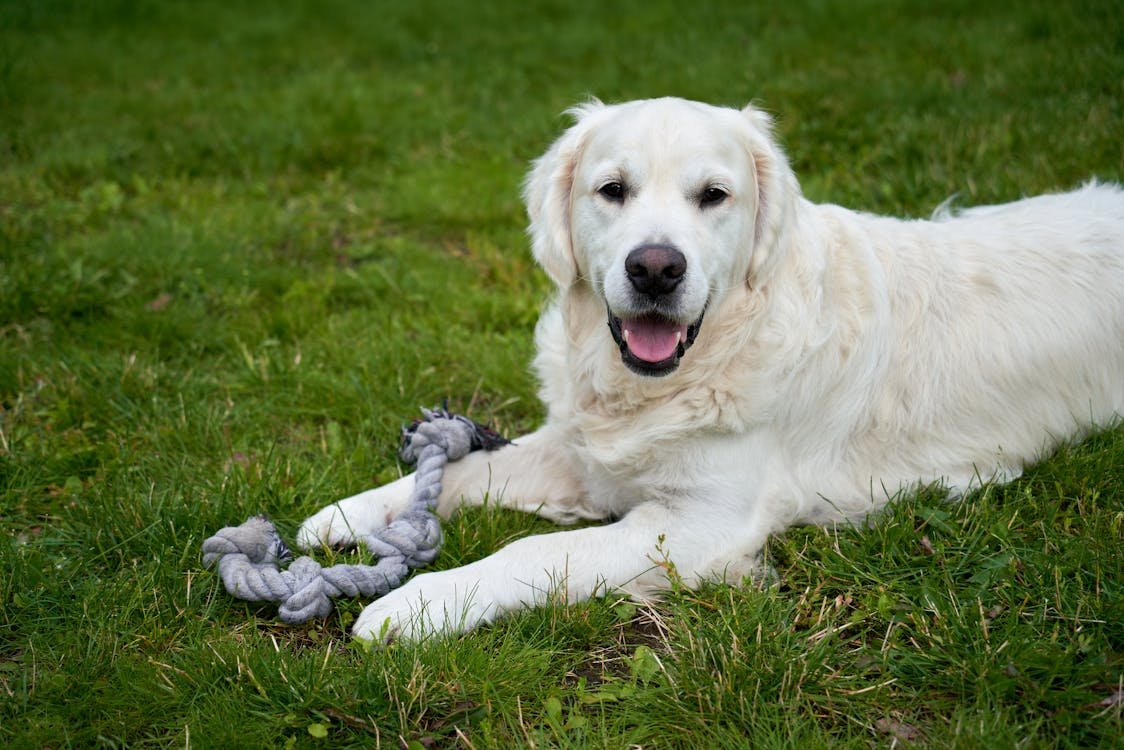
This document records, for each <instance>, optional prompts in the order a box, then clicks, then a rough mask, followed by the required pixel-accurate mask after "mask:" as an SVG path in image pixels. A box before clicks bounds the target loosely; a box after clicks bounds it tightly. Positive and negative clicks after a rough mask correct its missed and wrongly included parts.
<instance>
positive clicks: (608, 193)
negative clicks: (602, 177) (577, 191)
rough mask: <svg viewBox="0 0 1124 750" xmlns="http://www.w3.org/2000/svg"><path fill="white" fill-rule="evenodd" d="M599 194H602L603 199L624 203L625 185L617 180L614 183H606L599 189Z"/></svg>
mask: <svg viewBox="0 0 1124 750" xmlns="http://www.w3.org/2000/svg"><path fill="white" fill-rule="evenodd" d="M597 192H598V193H600V194H601V196H602V197H603V198H606V199H608V200H611V201H614V202H619V201H623V200H624V192H625V190H624V183H622V182H617V181H616V180H614V181H613V182H606V183H605V184H604V185H602V186H601V187H599V188H597Z"/></svg>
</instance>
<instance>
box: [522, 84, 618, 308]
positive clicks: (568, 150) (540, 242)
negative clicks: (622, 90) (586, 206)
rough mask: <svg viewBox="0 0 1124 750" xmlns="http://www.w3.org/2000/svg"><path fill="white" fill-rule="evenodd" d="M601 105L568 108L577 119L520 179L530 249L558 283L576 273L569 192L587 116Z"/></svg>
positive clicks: (572, 278) (565, 282)
mask: <svg viewBox="0 0 1124 750" xmlns="http://www.w3.org/2000/svg"><path fill="white" fill-rule="evenodd" d="M604 107H605V105H604V104H602V103H601V102H600V101H598V100H596V99H593V100H591V101H590V102H588V103H586V104H581V105H578V106H576V107H573V108H571V109H569V110H567V112H566V113H567V114H568V115H571V116H573V117H574V118H575V120H576V122H575V123H574V125H573V126H571V127H570V129H569V130H567V131H566V132H565V133H563V134H562V137H561V138H559V139H558V140H557V141H555V142H554V145H552V146H551V147H550V149H548V150H547V152H546V153H545V154H543V155H542V156H541V157H539V158H538V159H536V160H535V162H534V164H533V165H532V167H531V172H530V174H528V175H527V179H526V180H525V181H524V183H523V200H524V201H525V202H526V204H527V215H528V217H530V220H531V225H530V228H529V232H530V235H531V250H532V252H533V254H534V256H535V260H537V261H538V262H539V265H541V266H542V267H543V270H545V271H546V273H547V275H549V276H550V278H551V279H552V280H553V281H554V283H555V284H557V285H558V286H560V287H567V286H570V285H571V284H573V283H574V282H575V281H576V280H577V276H578V264H577V259H576V258H575V257H574V246H573V238H572V237H571V234H570V194H571V191H572V188H573V184H574V172H575V170H576V169H577V165H578V160H579V159H580V158H581V150H582V146H583V145H584V142H585V134H586V132H587V131H588V130H589V125H588V123H589V121H588V119H587V118H588V117H589V115H590V114H591V113H593V112H596V111H598V110H601V109H604Z"/></svg>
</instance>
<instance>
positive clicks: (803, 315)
mask: <svg viewBox="0 0 1124 750" xmlns="http://www.w3.org/2000/svg"><path fill="white" fill-rule="evenodd" d="M573 115H574V116H575V118H576V123H575V124H574V126H573V127H571V128H570V129H569V130H568V131H567V132H566V133H565V134H564V135H563V136H562V137H561V138H560V139H559V140H558V141H557V142H556V143H555V144H554V145H553V146H552V147H551V148H550V150H549V151H547V153H546V154H545V155H544V156H543V157H542V158H541V159H539V160H538V161H536V162H535V164H534V167H533V169H532V171H531V174H530V176H529V177H528V179H527V182H526V186H525V191H524V192H525V198H526V201H527V208H528V212H529V214H530V222H531V224H530V232H531V235H532V239H533V247H534V255H535V258H536V259H537V260H538V262H539V263H540V264H541V265H542V267H543V268H544V269H545V270H546V272H547V274H549V275H550V277H551V278H552V279H553V280H554V282H555V283H556V284H557V294H556V296H555V298H554V300H553V302H552V303H551V304H550V305H549V306H548V307H547V309H546V311H545V312H544V313H543V316H542V318H541V320H540V321H539V324H538V327H537V328H536V331H535V341H536V344H537V346H538V355H537V357H536V359H535V369H536V371H537V373H538V376H539V378H540V380H541V383H542V389H541V396H542V398H543V400H544V401H545V403H546V406H547V409H548V416H547V420H546V424H545V425H544V426H543V427H542V428H541V429H539V430H538V431H536V432H534V433H532V434H530V435H527V436H524V437H522V438H519V439H516V440H515V443H514V445H510V446H507V447H504V448H502V449H500V450H499V451H497V452H494V453H483V452H480V453H473V454H471V455H469V456H468V457H467V458H465V459H464V460H462V461H460V462H458V463H454V464H450V465H449V466H448V468H447V473H446V479H445V482H444V491H443V493H442V495H441V498H440V507H439V511H440V512H441V513H442V514H443V515H446V516H447V515H448V514H450V513H451V512H452V511H453V510H455V509H456V507H457V506H458V505H459V504H461V503H478V502H480V501H481V500H482V498H484V497H485V495H486V494H489V493H490V496H491V497H492V498H493V499H497V498H498V501H499V502H501V503H502V504H503V505H505V506H508V507H513V508H518V509H521V510H526V511H531V512H535V513H539V514H540V515H542V516H545V517H547V518H549V519H552V520H554V521H557V522H561V523H566V522H573V521H576V520H578V519H604V520H608V521H610V522H609V523H607V524H605V525H599V526H590V527H586V528H581V529H577V530H570V531H560V532H557V533H553V534H547V535H542V536H533V537H529V538H525V539H520V540H518V541H516V542H513V543H512V544H509V545H508V546H506V547H505V548H503V549H501V550H500V551H498V552H496V553H495V554H493V555H490V556H489V557H486V558H484V559H482V560H479V561H477V562H474V563H472V564H470V565H466V566H464V567H460V568H455V569H452V570H444V571H439V572H433V573H424V574H421V575H417V576H415V577H414V578H412V579H411V580H410V581H409V582H407V583H406V584H405V585H404V586H402V587H401V588H399V589H398V590H396V591H394V592H392V593H390V594H389V595H387V596H385V597H383V598H381V599H379V600H378V601H376V602H374V603H373V604H371V605H369V606H368V607H367V608H366V609H365V610H364V611H363V613H362V615H361V616H360V617H359V619H358V621H357V622H356V624H355V628H354V632H355V634H356V635H357V636H358V637H360V638H365V639H372V638H379V637H382V636H385V635H386V634H388V633H389V634H392V635H394V634H396V635H397V636H398V637H401V638H407V639H418V638H421V637H423V636H425V635H427V634H430V633H434V632H458V631H464V630H468V629H470V628H473V627H475V626H477V625H479V624H481V623H485V622H489V621H491V620H493V619H495V618H497V617H499V616H501V615H503V614H504V613H508V612H512V611H514V610H518V609H521V608H525V607H531V606H535V605H536V604H541V603H543V602H546V601H548V600H551V601H557V600H559V599H561V600H568V601H576V600H580V599H584V598H587V597H590V596H595V595H599V594H602V593H605V592H606V591H625V592H629V593H631V594H633V595H636V596H640V597H644V596H650V595H652V594H654V593H656V592H658V591H660V590H661V589H664V588H666V587H667V577H666V572H667V564H668V563H672V564H674V566H675V569H676V570H677V572H678V574H679V575H681V576H682V577H683V579H684V580H685V581H686V582H687V583H688V584H693V583H697V582H699V581H702V580H705V579H713V578H725V579H727V580H738V579H740V578H741V577H743V576H745V575H747V574H751V573H753V572H754V567H755V565H757V564H758V563H757V562H756V561H757V559H758V555H759V552H760V551H761V549H762V546H763V543H764V542H765V539H766V537H767V536H768V535H769V534H772V533H775V532H779V531H781V530H783V529H784V528H786V527H787V526H789V525H792V524H798V523H830V522H833V521H837V520H842V519H852V520H853V519H861V518H862V517H864V516H865V515H866V514H868V513H870V512H871V511H873V510H876V509H878V508H880V507H881V506H883V505H884V504H885V503H886V502H887V500H888V499H889V498H891V497H892V496H893V495H894V494H895V493H897V492H898V491H899V490H901V489H908V488H911V487H915V486H917V485H918V484H919V483H929V482H935V481H939V482H943V483H944V484H945V485H946V486H947V487H948V489H949V491H950V493H951V494H952V495H954V496H955V495H961V494H963V493H964V492H966V491H967V490H969V489H970V488H972V487H973V486H975V485H977V484H978V483H980V482H981V481H990V480H996V481H1004V480H1008V479H1011V478H1013V477H1015V476H1017V475H1018V474H1019V473H1020V471H1021V470H1022V468H1023V466H1025V465H1026V464H1027V463H1029V462H1033V461H1035V460H1036V459H1038V458H1039V457H1041V456H1043V454H1044V453H1047V452H1048V451H1050V450H1051V449H1052V448H1053V447H1054V446H1055V445H1056V444H1057V443H1058V442H1059V441H1061V440H1065V439H1068V438H1072V437H1074V436H1080V435H1082V434H1083V433H1085V432H1086V431H1087V430H1088V429H1090V428H1091V427H1093V426H1096V425H1105V424H1111V423H1113V422H1114V420H1116V419H1118V418H1119V416H1120V415H1121V414H1122V413H1124V191H1121V189H1120V188H1119V187H1117V186H1112V185H1098V184H1096V183H1090V184H1089V185H1087V186H1085V187H1083V188H1081V189H1079V190H1077V191H1075V192H1071V193H1066V194H1061V195H1048V196H1043V197H1038V198H1030V199H1027V200H1022V201H1019V202H1017V203H1011V204H1008V205H1002V206H992V207H986V208H976V209H971V210H967V211H964V212H962V213H961V214H960V215H958V216H955V217H953V216H941V217H939V218H937V219H936V220H933V221H902V220H898V219H891V218H880V217H876V216H871V215H867V214H862V213H856V212H854V211H849V210H847V209H844V208H840V207H838V206H831V205H815V204H812V203H810V202H808V201H807V200H805V199H804V198H803V197H802V196H801V192H800V187H799V185H798V184H797V182H796V178H795V177H794V176H793V173H792V171H791V169H790V168H789V165H788V163H787V161H786V159H785V156H784V154H783V153H782V152H781V149H780V148H779V147H778V145H777V143H776V141H775V140H774V139H773V137H772V135H771V130H770V120H769V118H768V117H767V116H766V115H765V114H763V113H762V112H760V111H758V110H757V109H754V108H753V107H746V108H745V109H744V110H741V111H739V110H736V109H725V108H719V107H712V106H708V105H704V104H698V103H695V102H688V101H683V100H678V99H658V100H651V101H638V102H631V103H626V104H620V105H614V106H606V105H603V104H601V103H600V102H593V103H590V104H586V105H583V106H579V107H577V108H575V109H574V110H573ZM412 483H413V478H412V475H411V476H407V477H404V478H402V479H400V480H398V481H396V482H393V483H391V484H388V485H386V486H383V487H379V488H376V489H373V490H370V491H367V492H363V493H361V494H359V495H356V496H354V497H350V498H347V499H345V500H341V501H339V502H338V503H333V504H332V505H329V506H328V507H326V508H324V509H323V510H321V511H320V512H319V513H317V514H315V515H314V516H312V517H311V518H309V519H308V520H306V521H305V522H304V524H303V525H302V527H301V529H300V532H299V536H298V541H299V543H300V544H301V545H302V546H304V547H306V548H307V547H313V546H316V545H319V544H332V545H340V544H349V543H352V542H353V541H354V538H355V536H356V535H358V534H365V533H369V532H371V531H373V530H375V529H377V528H379V527H381V526H383V525H384V524H386V522H387V520H388V519H390V518H392V517H393V516H394V515H395V513H396V512H398V511H399V510H400V509H401V508H402V507H403V506H404V504H405V503H406V501H407V499H408V497H409V494H410V489H411V487H412Z"/></svg>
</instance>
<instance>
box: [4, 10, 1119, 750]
mask: <svg viewBox="0 0 1124 750" xmlns="http://www.w3.org/2000/svg"><path fill="white" fill-rule="evenodd" d="M772 5H774V4H769V3H744V2H737V3H734V2H731V3H724V4H696V5H692V6H684V5H683V4H681V3H672V2H662V1H654V0H647V1H646V2H614V3H596V4H590V7H589V8H588V9H586V10H584V11H581V12H579V11H578V10H577V9H575V8H574V7H573V5H572V3H563V2H525V3H519V4H506V3H498V2H497V3H491V2H484V3H459V2H457V3H454V2H448V3H442V2H437V1H431V0H421V1H415V2H408V3H407V2H402V3H361V2H354V3H348V2H342V1H341V2H315V3H313V2H308V3H291V2H283V3H276V2H243V3H230V2H226V3H218V2H210V3H202V2H200V3H164V2H140V1H138V2H127V1H126V0H116V1H109V0H107V1H106V2H98V3H94V2H67V1H63V0H54V1H52V2H47V1H46V0H41V1H40V2H22V3H21V2H14V1H12V0H4V1H3V2H0V520H2V523H3V529H4V532H5V533H4V537H5V538H4V540H3V541H2V542H0V571H2V573H0V744H2V745H4V746H5V747H15V748H23V747H29V748H30V747H37V748H38V747H66V746H79V747H98V746H108V747H124V746H129V747H146V746H148V747H168V746H181V745H182V746H194V747H280V746H286V747H288V746H295V747H306V746H307V747H314V746H320V745H324V746H327V745H328V743H329V742H330V743H332V744H333V745H334V746H362V747H371V746H382V747H398V746H401V745H403V744H405V745H407V746H409V747H446V746H464V747H474V748H485V747H513V746H515V747H523V746H526V747H532V746H533V747H552V746H564V747H565V746H571V747H587V746H588V747H607V748H619V747H625V746H628V745H633V744H634V745H641V746H644V747H683V748H700V747H754V748H770V747H800V748H805V747H813V748H814V747H837V746H838V747H870V746H876V747H887V746H901V745H911V746H919V747H931V748H945V747H967V748H975V747H980V748H984V747H986V748H994V747H1019V748H1026V747H1030V748H1038V747H1075V748H1076V747H1105V748H1108V747H1120V746H1121V745H1122V743H1124V720H1122V710H1124V709H1122V706H1124V699H1122V698H1121V696H1122V693H1121V690H1122V688H1124V590H1122V587H1124V554H1122V553H1121V541H1122V540H1124V489H1122V487H1124V430H1120V429H1117V430H1115V431H1109V432H1105V433H1102V434H1100V435H1097V436H1095V437H1093V438H1092V439H1090V440H1088V441H1086V442H1085V443H1083V444H1080V445H1075V446H1072V447H1068V448H1066V449H1065V450H1063V451H1062V452H1060V453H1059V454H1058V455H1056V456H1055V457H1053V458H1051V459H1049V460H1047V461H1045V462H1043V463H1042V464H1041V465H1040V466H1038V467H1036V468H1035V469H1034V470H1033V471H1031V472H1029V473H1028V475H1027V476H1026V477H1025V478H1023V479H1022V480H1020V481H1018V482H1015V483H1013V484H1011V485H1009V486H1006V487H1001V488H994V487H989V488H985V489H984V490H983V491H981V492H979V493H976V494H975V495H973V496H972V497H971V499H970V502H968V503H965V504H962V505H955V506H949V505H945V504H942V503H941V502H940V501H939V500H938V499H937V498H936V497H935V496H933V495H930V494H928V493H922V494H921V495H919V496H916V497H908V498H903V499H902V501H901V502H900V503H898V504H896V505H895V506H894V507H893V508H892V509H891V510H889V511H888V512H887V513H886V514H885V515H883V516H882V517H880V518H879V519H877V521H875V522H873V523H872V524H871V525H870V527H869V528H866V529H862V530H838V531H826V530H821V529H797V530H793V531H791V532H790V533H788V534H786V535H785V536H784V537H782V538H779V539H777V540H774V542H773V543H772V545H771V550H770V553H771V555H772V558H773V560H774V562H775V563H776V566H777V568H778V571H779V572H780V574H781V577H782V584H781V585H780V586H779V587H777V588H774V589H770V590H766V591H760V590H755V589H752V588H746V589H742V588H734V587H727V586H713V587H709V588H707V589H705V590H703V591H700V592H689V591H676V592H673V593H672V594H671V595H670V596H669V597H668V598H667V600H666V601H665V602H663V603H661V604H659V605H658V606H656V607H654V608H637V607H636V606H634V605H631V604H628V603H623V602H621V601H619V600H616V599H606V600H600V601H596V602H591V603H588V604H585V605H582V606H575V607H570V608H546V609H542V610H538V611H534V612H528V613H526V614H522V615H519V616H517V617H514V618H511V619H510V620H507V621H505V622H502V623H500V624H497V625H495V626H493V627H488V628H484V629H481V630H479V631H477V632H474V633H472V634H469V635H467V636H465V637H463V638H458V639H452V640H446V641H440V642H436V643H432V644H428V645H426V646H423V647H421V648H412V647H405V646H395V647H391V648H389V649H387V650H384V651H380V652H376V653H366V652H365V651H364V650H362V649H361V648H358V647H357V646H356V645H355V644H353V643H352V642H351V641H350V640H349V639H348V638H347V635H346V632H347V626H348V624H349V623H350V622H351V621H353V620H354V618H355V616H356V615H357V613H358V612H359V609H360V605H359V604H358V603H355V602H350V603H346V604H344V605H343V606H342V607H341V609H340V610H339V612H338V613H337V614H336V615H334V616H333V617H331V618H329V619H328V620H326V621H323V622H317V623H314V624H311V625H308V626H303V627H297V628H290V627H284V626H282V625H280V624H279V623H278V622H277V621H276V619H275V616H274V614H273V613H272V612H271V611H269V610H268V608H262V607H256V606H250V605H247V604H245V603H241V602H237V601H234V600H232V599H231V598H229V597H228V596H227V595H226V594H225V593H224V592H223V591H222V589H221V586H220V585H218V583H217V581H216V578H215V576H214V575H213V574H211V573H210V572H207V571H204V570H202V568H201V564H200V559H199V546H200V544H201V542H202V540H203V539H204V538H205V537H206V536H209V535H210V534H211V533H213V532H214V531H215V530H217V529H218V528H220V527H222V526H224V525H227V524H229V523H234V522H239V521H241V520H242V519H244V518H245V517H246V516H247V515H248V514H250V513H254V512H259V511H265V512H268V513H269V514H270V515H271V516H273V517H274V518H275V519H277V520H278V521H279V522H280V523H281V525H282V527H283V529H284V530H285V531H286V532H287V533H289V534H291V533H292V532H293V531H294V530H295V526H296V524H297V523H298V522H299V521H300V520H301V519H302V518H303V517H304V516H305V515H307V514H309V513H311V512H312V511H314V510H315V509H317V508H318V507H320V506H321V505H322V504H324V503H326V502H328V501H330V500H332V499H336V498H338V497H340V496H342V495H345V494H350V493H352V492H355V491H357V490H359V489H363V488H365V487H368V486H371V485H373V484H375V483H378V482H382V481H386V480H388V479H390V478H392V477H394V476H396V475H397V472H398V471H399V468H398V466H397V465H396V464H395V461H394V457H393V453H394V451H393V448H394V440H395V434H396V431H397V428H398V426H399V425H400V424H401V423H402V422H403V421H405V420H408V419H410V418H411V417H412V416H413V415H414V413H415V411H416V408H417V407H418V405H429V404H433V403H436V402H438V401H440V400H441V399H442V398H444V397H448V398H449V399H450V401H451V403H452V405H453V406H454V407H456V408H459V409H467V410H469V411H471V413H472V414H474V415H475V416H477V417H478V418H481V419H490V420H493V421H494V422H495V423H496V424H498V425H499V426H500V427H501V428H502V429H503V430H505V431H507V432H509V433H518V432H521V431H524V430H528V429H530V428H532V427H534V426H535V425H536V424H537V423H538V421H539V420H540V419H541V417H542V410H541V407H540V406H539V405H538V403H537V401H536V399H535V395H534V394H535V385H534V383H533V380H532V378H531V377H530V375H529V374H528V370H527V362H528V361H529V358H530V356H531V353H532V345H531V329H532V326H533V322H534V320H535V316H536V311H537V308H538V306H539V304H540V303H541V302H542V300H543V299H544V298H545V297H546V295H547V293H548V291H549V287H548V282H547V281H546V279H545V277H544V276H543V275H542V274H541V273H540V272H538V271H537V270H535V268H534V266H533V263H532V262H531V260H530V257H529V253H528V252H527V249H526V245H527V243H526V240H525V238H524V235H523V226H524V216H523V213H522V207H521V205H520V203H519V182H520V179H521V177H522V175H523V173H524V170H525V168H526V165H527V163H528V161H529V160H530V159H532V158H534V157H535V156H537V155H538V154H539V153H541V152H542V151H543V150H544V149H545V148H546V146H547V145H548V144H549V142H550V140H551V139H552V137H553V136H555V135H556V134H557V133H558V132H559V131H560V129H561V128H562V127H563V125H564V122H563V120H562V118H561V117H560V116H559V112H561V111H562V110H563V109H564V108H565V107H567V106H568V105H570V104H572V103H574V102H576V101H579V100H580V99H582V98H583V97H585V96H587V95H590V94H596V95H598V96H600V97H603V98H605V99H607V100H619V99H626V98H636V97H644V96H653V95H663V94H677V95H682V96H687V97H691V98H697V99H704V100H708V101H712V102H715V103H725V104H741V103H744V102H745V101H749V100H751V99H752V100H755V101H757V102H759V103H760V104H762V105H763V106H765V107H766V108H768V109H770V110H772V111H774V112H776V113H777V114H778V115H779V116H780V119H779V130H780V135H781V136H782V138H783V140H784V141H785V143H786V147H787V149H788V152H789V154H790V156H791V158H792V161H793V164H794V166H795V168H796V170H797V172H798V175H799V176H800V177H801V179H802V183H803V185H804V188H805V191H806V193H807V194H808V195H809V196H810V197H812V198H813V199H816V200H826V201H834V202H840V203H844V204H846V205H849V206H852V207H854V208H859V209H863V210H870V211H879V212H893V213H899V214H908V215H923V214H926V213H928V212H929V211H930V210H931V209H932V208H933V207H934V206H936V205H937V204H938V203H940V202H941V201H942V200H943V199H945V198H946V197H948V196H949V195H951V194H958V195H959V200H960V201H961V202H962V203H968V204H970V203H982V202H991V201H1000V200H1008V199H1013V198H1017V197H1019V196H1021V195H1024V194H1031V193H1036V192H1040V191H1046V190H1054V189H1061V188H1066V187H1070V186H1073V185H1075V184H1077V183H1079V182H1081V181H1082V180H1084V179H1087V178H1088V177H1090V176H1098V177H1100V178H1102V179H1109V180H1120V179H1121V178H1122V177H1124V22H1122V20H1121V14H1120V9H1119V7H1118V3H1116V2H1112V1H1111V0H1104V1H1103V2H1080V3H1071V4H1066V5H1065V7H1064V8H1063V7H1061V6H1059V5H1058V4H1057V3H1053V2H1041V1H1039V0H1028V1H1027V2H1021V3H1005V2H988V1H986V0H985V1H980V0H976V1H974V2H938V3H925V4H918V3H913V2H885V3H879V2H862V1H860V2H819V1H816V0H797V1H795V2H788V3H783V4H781V6H782V7H779V8H772V7H770V6H772ZM922 6H924V7H922ZM1044 302H1046V303H1048V301H1044ZM546 528H549V524H546V523H545V522H543V521H541V520H537V519H533V518H530V517H527V516H523V515H520V514H517V513H512V512H504V511H498V510H495V509H483V510H474V511H471V512H468V513H465V514H464V515H463V516H461V517H460V518H458V519H456V520H454V521H453V522H451V523H450V524H448V537H449V538H448V541H447V544H446V546H445V548H444V549H443V551H442V553H441V556H440V558H439V560H438V562H437V565H439V566H442V567H445V566H453V565H457V564H460V563H463V562H466V561H468V560H472V559H476V558H478V557H480V556H482V555H485V554H487V553H488V552H490V551H491V550H493V549H496V548H498V547H499V546H502V545H503V544H504V543H505V542H507V541H509V540H510V539H512V538H513V537H516V536H519V535H523V534H527V533H532V532H535V531H541V530H544V529H546Z"/></svg>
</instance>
